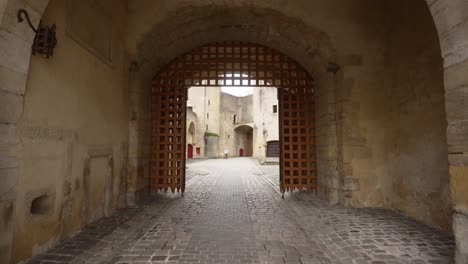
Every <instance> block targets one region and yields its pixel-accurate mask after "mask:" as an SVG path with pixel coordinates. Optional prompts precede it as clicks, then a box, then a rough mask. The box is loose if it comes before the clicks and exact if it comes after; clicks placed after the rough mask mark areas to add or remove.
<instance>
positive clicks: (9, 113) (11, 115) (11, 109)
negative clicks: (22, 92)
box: [0, 91, 23, 124]
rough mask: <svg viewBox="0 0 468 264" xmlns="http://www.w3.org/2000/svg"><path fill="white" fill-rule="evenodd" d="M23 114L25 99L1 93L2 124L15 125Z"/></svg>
mask: <svg viewBox="0 0 468 264" xmlns="http://www.w3.org/2000/svg"><path fill="white" fill-rule="evenodd" d="M22 113H23V97H22V96H19V95H15V94H11V93H7V92H2V91H0V123H9V124H15V123H16V122H17V121H18V120H19V118H20V117H21V114H22Z"/></svg>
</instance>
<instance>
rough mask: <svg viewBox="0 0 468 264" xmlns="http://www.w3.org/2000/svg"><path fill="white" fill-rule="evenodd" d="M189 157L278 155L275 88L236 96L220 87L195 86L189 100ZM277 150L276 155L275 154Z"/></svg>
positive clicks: (254, 90) (257, 156)
mask: <svg viewBox="0 0 468 264" xmlns="http://www.w3.org/2000/svg"><path fill="white" fill-rule="evenodd" d="M187 109H188V110H187V157H188V158H219V157H223V156H224V151H225V150H227V152H228V156H229V157H246V156H253V157H255V158H265V157H267V156H276V157H279V156H278V154H279V152H274V151H270V153H273V154H270V155H267V154H268V153H269V152H268V147H270V148H272V147H277V145H275V144H271V142H278V141H279V123H278V117H279V108H278V99H277V90H276V89H275V88H266V87H264V88H255V89H253V93H252V94H251V95H247V96H243V97H237V96H234V95H230V94H228V93H224V92H222V89H221V87H192V88H190V89H189V95H188V102H187ZM275 153H276V155H275Z"/></svg>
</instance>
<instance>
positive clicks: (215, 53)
mask: <svg viewBox="0 0 468 264" xmlns="http://www.w3.org/2000/svg"><path fill="white" fill-rule="evenodd" d="M194 86H254V87H255V86H257V87H276V88H278V90H279V93H278V95H279V96H278V97H279V98H278V99H279V113H280V141H281V144H280V152H281V155H280V158H281V162H280V164H281V165H280V167H281V168H280V170H281V173H280V181H281V182H280V186H281V191H283V192H284V191H287V190H294V189H299V190H303V189H306V190H309V191H310V190H315V189H316V188H317V181H316V179H317V173H316V164H315V160H316V158H315V130H314V129H315V122H314V118H315V113H314V89H313V81H312V78H311V77H310V75H309V74H308V73H307V72H306V71H305V70H304V69H303V68H302V67H301V66H300V65H299V64H297V63H296V62H295V61H293V60H292V59H290V58H289V57H287V56H285V55H284V54H282V53H280V52H278V51H276V50H274V49H271V48H268V47H265V46H261V45H257V44H253V43H246V42H222V43H214V44H209V45H205V46H202V47H199V48H197V49H194V50H192V51H190V52H188V53H186V54H184V55H182V56H180V57H178V58H176V59H175V60H174V61H172V62H171V63H170V64H168V65H167V66H166V67H164V68H163V69H162V70H161V71H160V72H159V73H158V74H157V75H156V77H155V78H154V79H153V96H152V98H153V99H152V112H153V157H152V166H151V175H150V180H151V184H150V186H151V188H152V189H153V190H158V191H159V190H164V191H167V190H168V189H171V190H172V191H173V192H174V191H175V190H178V191H180V190H181V191H182V192H183V191H184V187H185V149H186V144H185V133H186V128H185V111H186V99H187V89H188V88H189V87H194Z"/></svg>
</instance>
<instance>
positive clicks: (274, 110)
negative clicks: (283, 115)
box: [273, 105, 278, 113]
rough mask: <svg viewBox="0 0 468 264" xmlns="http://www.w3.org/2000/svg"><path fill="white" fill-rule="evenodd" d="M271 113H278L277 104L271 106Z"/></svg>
mask: <svg viewBox="0 0 468 264" xmlns="http://www.w3.org/2000/svg"><path fill="white" fill-rule="evenodd" d="M273 113H278V106H277V105H274V106H273Z"/></svg>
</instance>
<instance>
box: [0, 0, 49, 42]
mask: <svg viewBox="0 0 468 264" xmlns="http://www.w3.org/2000/svg"><path fill="white" fill-rule="evenodd" d="M21 8H23V9H26V10H27V11H28V14H29V18H30V19H31V22H32V23H33V25H34V26H35V27H37V25H38V24H39V20H40V19H41V15H42V13H39V12H38V11H36V10H34V9H31V8H29V6H28V5H27V4H26V2H25V1H24V0H21V1H8V4H7V7H6V12H5V14H4V16H3V20H2V23H1V26H0V28H3V29H5V30H6V31H8V32H10V33H11V34H13V35H15V36H17V37H18V38H20V39H22V40H23V41H25V42H27V43H29V45H31V44H32V43H33V40H34V36H35V33H34V31H32V30H31V28H30V27H29V25H28V24H27V22H26V20H25V21H24V22H22V23H18V10H19V9H21Z"/></svg>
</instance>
